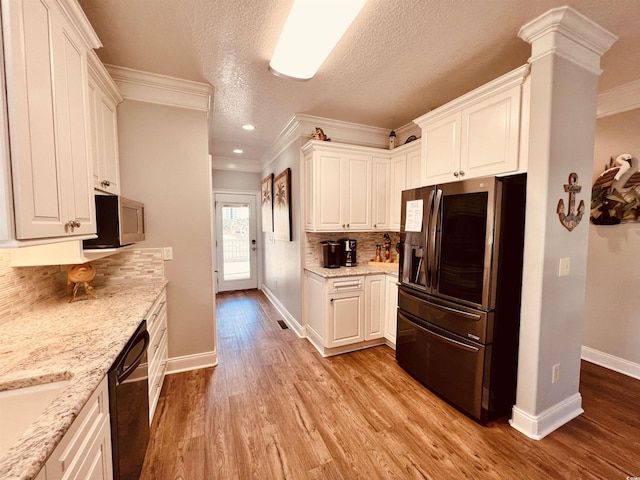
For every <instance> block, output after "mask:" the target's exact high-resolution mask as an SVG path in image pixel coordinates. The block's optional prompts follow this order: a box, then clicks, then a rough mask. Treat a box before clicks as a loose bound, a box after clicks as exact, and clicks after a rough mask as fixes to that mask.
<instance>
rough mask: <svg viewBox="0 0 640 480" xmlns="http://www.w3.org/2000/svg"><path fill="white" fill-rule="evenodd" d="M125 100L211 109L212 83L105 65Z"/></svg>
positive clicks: (207, 110)
mask: <svg viewBox="0 0 640 480" xmlns="http://www.w3.org/2000/svg"><path fill="white" fill-rule="evenodd" d="M105 67H106V69H107V71H108V72H109V74H110V75H111V77H112V78H113V80H114V82H116V85H118V88H119V89H120V92H121V93H122V96H123V97H124V98H125V99H127V100H137V101H140V102H148V103H157V104H160V105H167V106H170V107H180V108H189V109H193V110H199V111H203V112H210V110H211V99H212V97H213V87H212V86H211V85H209V84H206V83H200V82H193V81H191V80H183V79H181V78H175V77H168V76H166V75H158V74H156V73H149V72H142V71H140V70H134V69H131V68H125V67H118V66H116V65H105Z"/></svg>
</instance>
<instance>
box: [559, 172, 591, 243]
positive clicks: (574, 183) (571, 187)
mask: <svg viewBox="0 0 640 480" xmlns="http://www.w3.org/2000/svg"><path fill="white" fill-rule="evenodd" d="M580 190H582V186H580V185H578V174H577V173H575V172H571V173H570V174H569V183H568V184H565V186H564V191H565V192H567V193H569V215H565V213H564V201H563V200H562V199H560V201H559V202H558V208H557V213H558V218H560V223H561V224H562V225H563V226H564V227H565V228H566V229H567V230H569V231H571V230H573V229H574V228H576V227H577V226H578V224H579V223H580V220H582V215H584V211H585V207H584V201H583V200H580V205H578V213H577V214H576V213H574V211H575V207H576V193H580Z"/></svg>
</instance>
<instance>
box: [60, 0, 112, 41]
mask: <svg viewBox="0 0 640 480" xmlns="http://www.w3.org/2000/svg"><path fill="white" fill-rule="evenodd" d="M56 1H57V3H58V5H59V6H60V8H61V9H62V12H63V14H64V16H65V17H67V20H68V21H70V22H71V23H72V24H73V25H74V26H75V27H76V29H77V31H78V33H80V36H81V37H82V39H83V40H84V41H85V42H86V43H87V45H88V46H89V47H90V48H100V47H102V42H101V41H100V39H99V38H98V35H97V34H96V31H95V30H94V29H93V27H92V26H91V23H90V22H89V19H88V18H87V16H86V15H85V14H84V10H82V7H80V5H79V4H78V2H76V1H73V0H56Z"/></svg>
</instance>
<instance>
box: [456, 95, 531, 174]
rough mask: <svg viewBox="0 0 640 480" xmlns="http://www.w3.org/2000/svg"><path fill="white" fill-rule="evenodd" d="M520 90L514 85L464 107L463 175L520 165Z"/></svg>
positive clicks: (502, 170) (492, 172)
mask: <svg viewBox="0 0 640 480" xmlns="http://www.w3.org/2000/svg"><path fill="white" fill-rule="evenodd" d="M520 91H521V87H520V86H517V87H513V88H511V89H509V90H507V91H505V92H502V93H499V94H497V95H494V96H492V97H490V98H488V99H486V100H484V101H481V102H479V103H476V104H474V105H471V106H470V107H468V108H465V109H464V110H463V111H462V146H461V152H460V170H459V174H460V176H461V177H460V178H462V177H464V178H474V177H482V176H486V175H495V174H501V173H508V172H513V171H516V170H517V169H518V148H519V144H518V140H519V124H520Z"/></svg>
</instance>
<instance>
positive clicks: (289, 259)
mask: <svg viewBox="0 0 640 480" xmlns="http://www.w3.org/2000/svg"><path fill="white" fill-rule="evenodd" d="M300 147H301V144H300V142H298V141H295V142H293V143H292V144H291V145H290V146H289V147H288V148H286V149H285V150H284V151H283V152H282V153H280V154H279V155H278V157H277V158H276V159H275V160H274V161H273V162H271V163H270V164H269V165H268V166H267V168H266V169H265V170H264V171H263V172H262V175H261V178H264V177H266V176H267V175H268V174H270V173H273V174H274V176H278V175H279V174H280V173H281V172H282V171H283V170H284V169H286V168H290V169H291V229H292V236H293V240H292V241H290V242H288V241H284V240H272V236H271V235H270V234H269V233H263V234H262V240H263V250H262V251H263V252H264V255H263V259H262V262H263V277H262V284H263V287H265V288H267V289H268V290H269V291H270V292H271V293H273V295H274V296H275V297H276V298H277V300H278V301H279V302H280V303H281V304H282V306H284V308H286V310H287V312H288V313H289V314H290V315H291V316H293V317H294V318H295V319H296V320H297V321H298V322H302V281H301V280H302V278H301V271H302V270H301V257H302V255H301V242H304V239H301V223H300V222H301V216H302V205H303V199H302V197H301V195H302V192H301V191H300V174H301V172H300Z"/></svg>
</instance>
